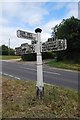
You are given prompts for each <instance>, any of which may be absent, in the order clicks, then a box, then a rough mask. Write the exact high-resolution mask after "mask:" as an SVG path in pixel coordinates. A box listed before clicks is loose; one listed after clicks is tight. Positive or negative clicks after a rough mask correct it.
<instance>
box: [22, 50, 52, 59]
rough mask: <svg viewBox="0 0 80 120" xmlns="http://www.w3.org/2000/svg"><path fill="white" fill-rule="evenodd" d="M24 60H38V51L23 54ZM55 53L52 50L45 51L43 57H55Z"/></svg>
mask: <svg viewBox="0 0 80 120" xmlns="http://www.w3.org/2000/svg"><path fill="white" fill-rule="evenodd" d="M21 58H22V60H23V61H36V53H29V54H24V55H22V56H21ZM53 58H54V54H53V53H52V52H43V53H42V59H43V60H45V59H53Z"/></svg>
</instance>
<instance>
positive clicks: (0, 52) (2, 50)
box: [0, 45, 15, 55]
mask: <svg viewBox="0 0 80 120" xmlns="http://www.w3.org/2000/svg"><path fill="white" fill-rule="evenodd" d="M9 51H10V55H14V54H15V51H14V50H13V49H12V48H8V46H6V45H2V46H0V55H8V54H9Z"/></svg>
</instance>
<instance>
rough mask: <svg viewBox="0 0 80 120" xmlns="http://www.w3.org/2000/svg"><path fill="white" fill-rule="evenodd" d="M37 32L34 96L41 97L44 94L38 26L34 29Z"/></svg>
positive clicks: (39, 30)
mask: <svg viewBox="0 0 80 120" xmlns="http://www.w3.org/2000/svg"><path fill="white" fill-rule="evenodd" d="M35 32H36V33H37V48H36V52H37V83H36V97H37V98H38V99H42V98H43V95H44V83H43V68H42V54H41V51H40V50H41V47H42V46H41V32H42V30H41V29H40V28H37V29H35Z"/></svg>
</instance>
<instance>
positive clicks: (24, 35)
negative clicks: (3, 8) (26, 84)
mask: <svg viewBox="0 0 80 120" xmlns="http://www.w3.org/2000/svg"><path fill="white" fill-rule="evenodd" d="M17 37H19V38H23V39H30V40H36V34H34V33H30V32H26V31H22V30H17Z"/></svg>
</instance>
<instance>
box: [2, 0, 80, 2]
mask: <svg viewBox="0 0 80 120" xmlns="http://www.w3.org/2000/svg"><path fill="white" fill-rule="evenodd" d="M78 1H79V0H3V2H78Z"/></svg>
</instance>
